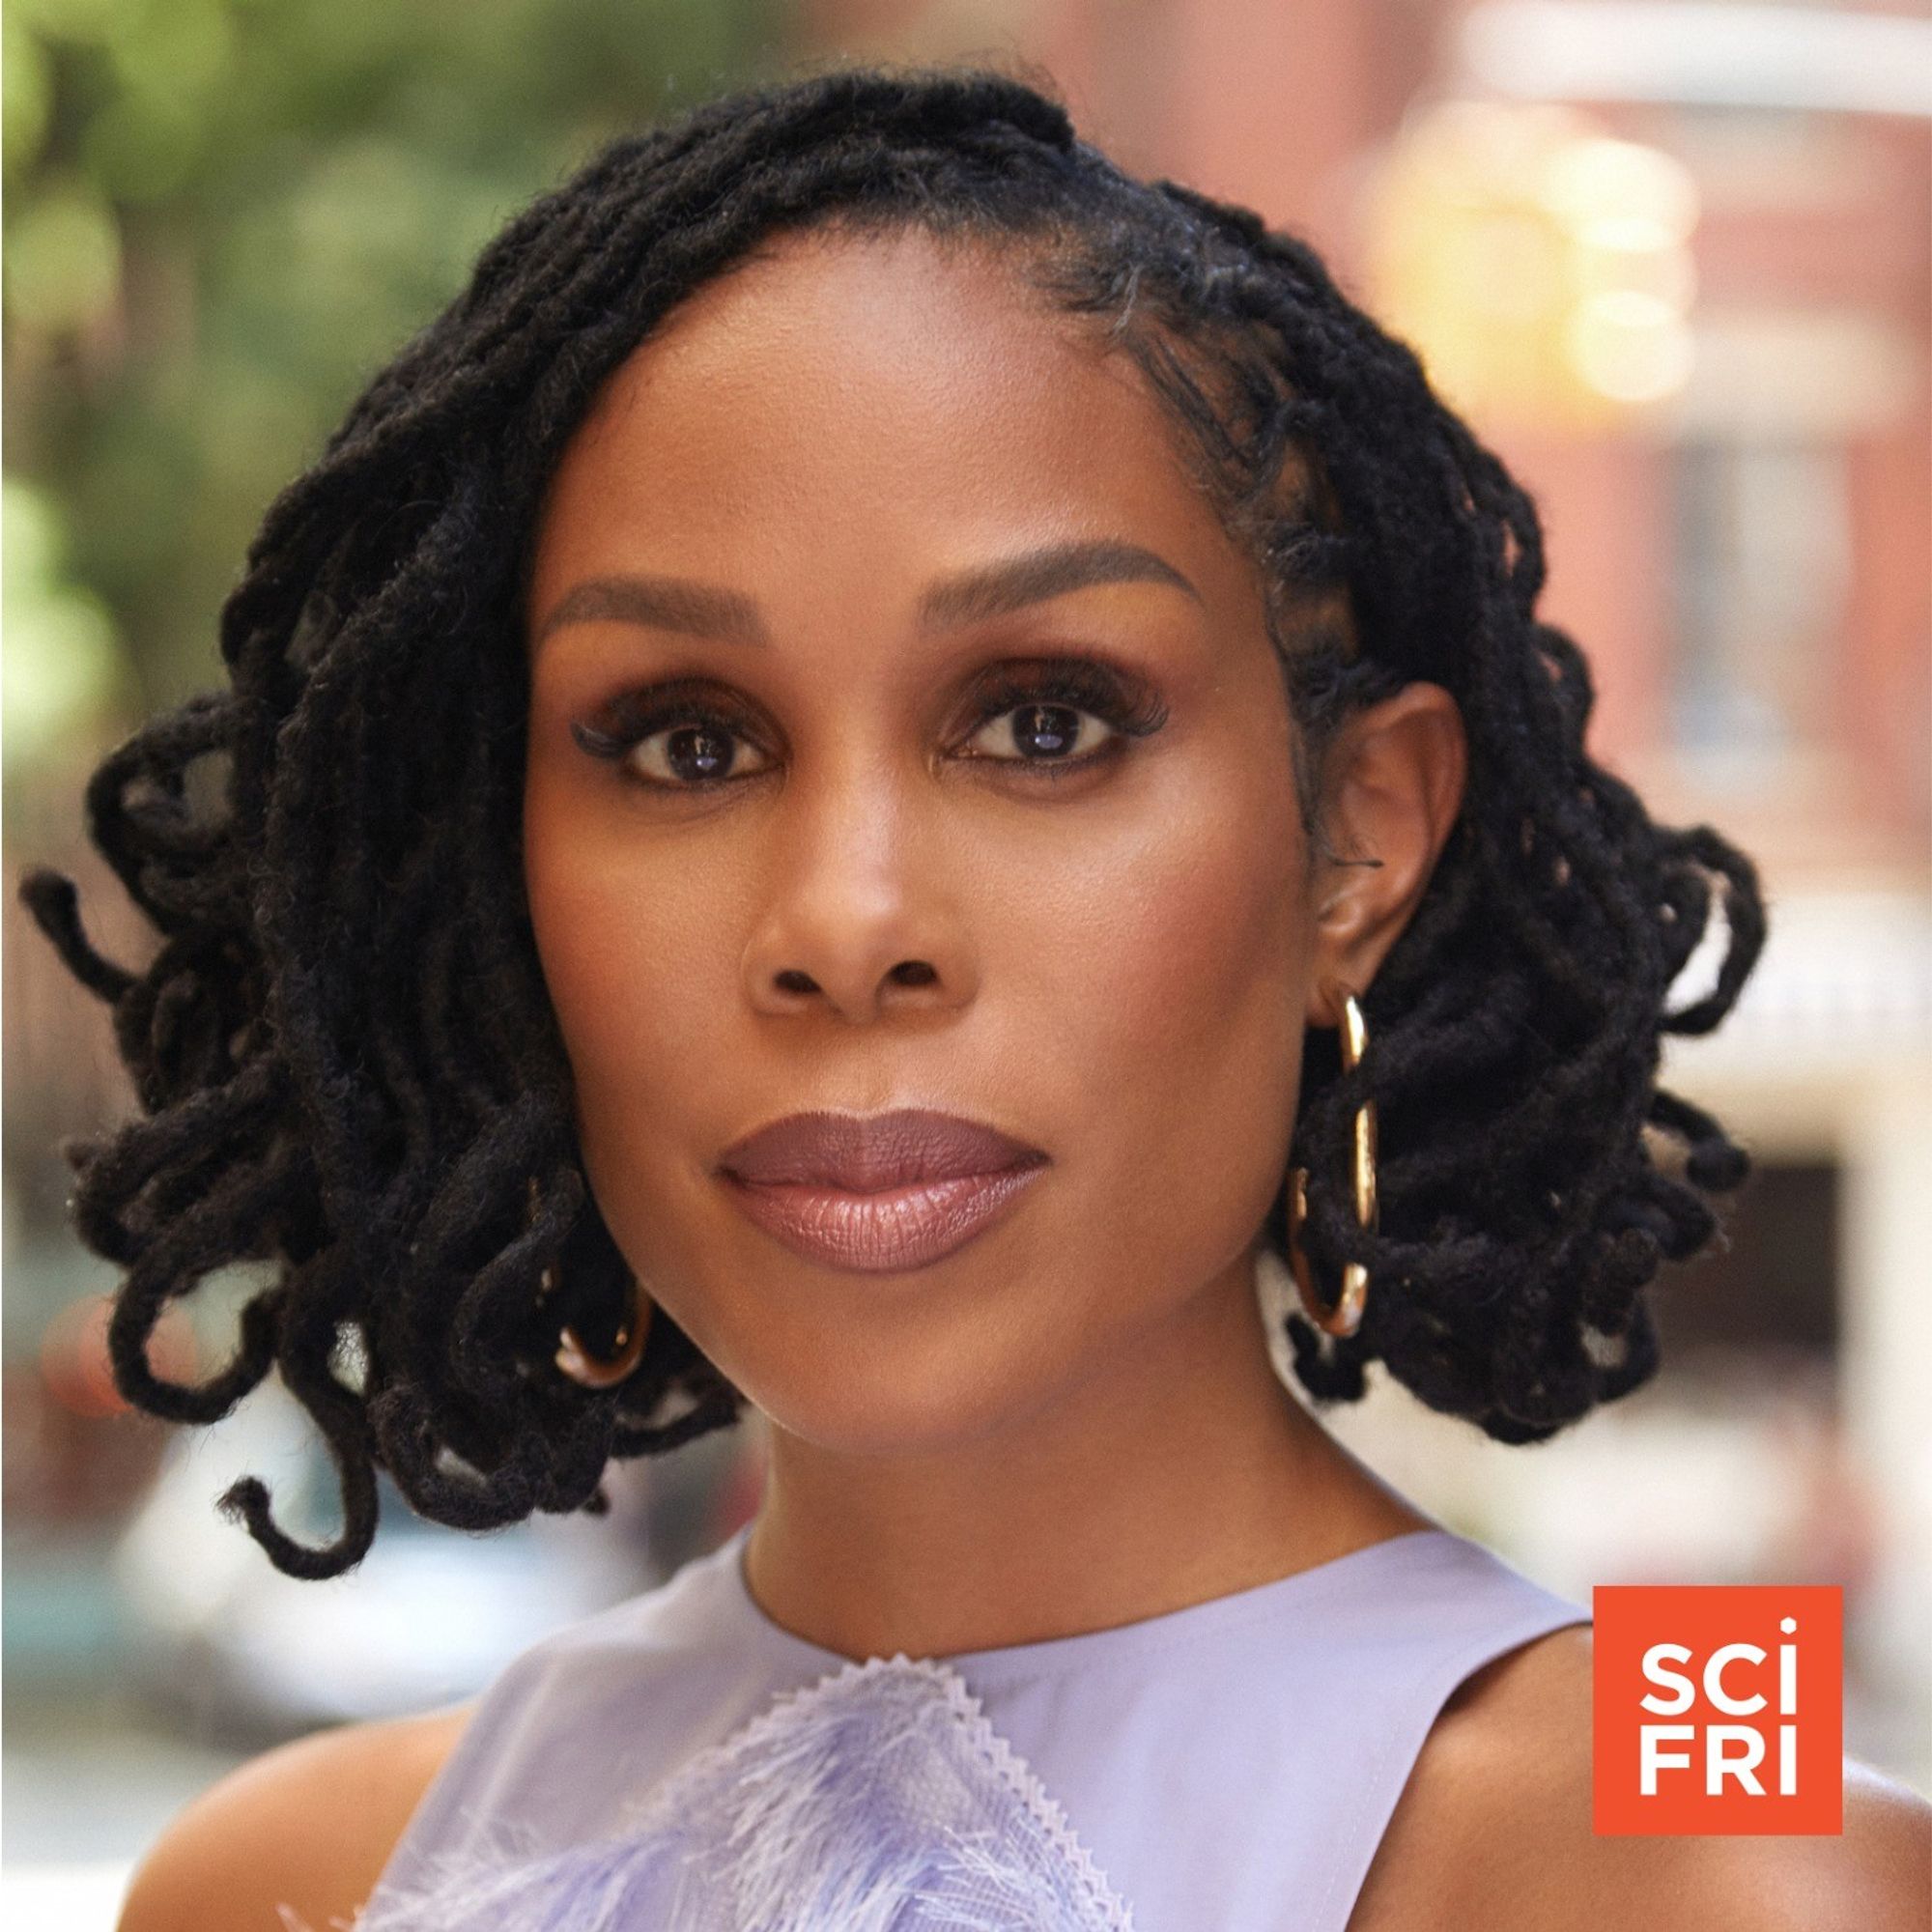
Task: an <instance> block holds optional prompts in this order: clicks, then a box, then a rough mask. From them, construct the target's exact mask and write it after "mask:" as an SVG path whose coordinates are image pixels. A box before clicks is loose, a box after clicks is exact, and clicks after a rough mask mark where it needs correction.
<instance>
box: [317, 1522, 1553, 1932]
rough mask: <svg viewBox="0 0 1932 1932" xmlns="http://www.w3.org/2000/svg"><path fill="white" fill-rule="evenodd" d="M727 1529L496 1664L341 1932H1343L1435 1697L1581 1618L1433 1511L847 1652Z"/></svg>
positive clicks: (1437, 1701) (1437, 1706)
mask: <svg viewBox="0 0 1932 1932" xmlns="http://www.w3.org/2000/svg"><path fill="white" fill-rule="evenodd" d="M749 1533H750V1531H749V1525H748V1526H747V1527H746V1528H743V1529H740V1530H739V1531H738V1532H737V1533H736V1534H735V1535H733V1536H732V1537H731V1538H729V1539H728V1540H727V1541H726V1542H725V1544H723V1545H722V1546H721V1547H720V1548H718V1549H716V1550H714V1551H713V1552H712V1553H711V1554H710V1555H708V1556H704V1557H700V1558H698V1559H697V1560H696V1561H695V1562H691V1563H688V1564H686V1565H685V1566H684V1568H683V1569H681V1570H680V1571H678V1573H677V1574H676V1575H675V1576H674V1577H671V1578H670V1580H669V1581H668V1582H667V1583H665V1584H663V1585H661V1586H660V1587H659V1588H657V1589H654V1590H652V1591H649V1592H648V1593H646V1594H644V1595H642V1596H639V1597H636V1598H633V1599H632V1600H630V1601H629V1602H627V1603H624V1604H620V1605H617V1606H616V1607H615V1608H613V1609H610V1610H607V1611H604V1612H602V1613H601V1614H599V1615H597V1616H594V1617H590V1618H587V1619H585V1620H583V1621H582V1622H580V1623H577V1624H575V1625H572V1626H571V1627H569V1628H568V1629H566V1630H564V1631H562V1632H561V1633H559V1634H556V1635H554V1636H552V1637H550V1638H547V1639H546V1640H545V1641H543V1642H541V1643H539V1644H537V1645H535V1646H534V1647H533V1648H532V1649H530V1650H528V1651H526V1652H525V1653H524V1654H523V1655H522V1656H521V1657H520V1658H518V1659H517V1660H516V1661H515V1662H512V1663H511V1664H510V1665H509V1666H508V1668H507V1669H505V1670H504V1671H503V1673H502V1674H501V1675H500V1676H499V1677H498V1678H497V1680H496V1682H495V1683H494V1684H493V1685H492V1687H491V1688H490V1689H489V1690H487V1691H486V1692H485V1693H484V1695H483V1697H482V1699H481V1701H480V1703H479V1705H478V1707H477V1710H476V1714H475V1716H474V1718H473V1719H471V1721H470V1722H469V1727H468V1728H467V1730H466V1731H465V1732H464V1734H463V1736H462V1739H461V1741H460V1742H459V1743H458V1745H457V1747H456V1748H455V1749H454V1751H453V1752H452V1753H451V1755H450V1756H449V1758H448V1759H447V1760H446V1761H445V1763H444V1765H443V1767H442V1769H441V1771H440V1774H439V1775H438V1776H437V1778H436V1780H435V1782H434V1783H433V1784H432V1785H431V1786H430V1787H429V1789H428V1791H427V1792H426V1793H425V1794H424V1797H423V1799H422V1802H421V1804H419V1805H418V1807H417V1809H416V1811H415V1814H414V1816H413V1817H412V1820H411V1821H410V1824H409V1827H408V1829H407V1830H406V1832H405V1833H404V1834H403V1837H402V1838H401V1840H400V1841H399V1843H398V1845H397V1847H396V1850H395V1852H394V1854H393V1855H392V1856H391V1858H390V1861H389V1863H388V1866H387V1867H386V1869H385V1870H384V1874H383V1878H382V1880H381V1882H380V1884H379V1885H378V1886H377V1888H376V1891H375V1893H374V1895H373V1897H372V1898H371V1899H370V1902H369V1904H368V1906H367V1908H366V1909H365V1912H364V1914H363V1916H362V1917H361V1918H359V1919H358V1920H357V1921H356V1932H455V1928H457V1927H459V1926H460V1927H463V1928H465V1932H512V1928H514V1929H515V1932H941V1928H945V1929H946V1932H969V1928H970V1929H971V1932H1284V1928H1292V1932H1343V1928H1344V1926H1345V1925H1346V1924H1347V1922H1348V1918H1349V1915H1350V1911H1351V1910H1352V1909H1353V1906H1354V1903H1355V1898H1356V1894H1357V1893H1358V1892H1359V1890H1360V1889H1361V1886H1362V1882H1363V1879H1364V1877H1365V1876H1366V1874H1367V1872H1368V1868H1369V1862H1370V1860H1371V1859H1372V1858H1373V1857H1374V1855H1375V1851H1376V1847H1377V1845H1378V1842H1379V1841H1380V1838H1381V1835H1382V1833H1383V1830H1384V1829H1385V1827H1386V1826H1387V1824H1388V1820H1389V1817H1390V1814H1391V1813H1392V1812H1393V1810H1394V1808H1395V1804H1396V1800H1397V1799H1398V1798H1399V1797H1400V1796H1401V1793H1402V1788H1403V1785H1404V1784H1405V1782H1406V1779H1407V1777H1408V1774H1409V1770H1410V1767H1411V1766H1412V1765H1413V1763H1414V1761H1415V1758H1416V1755H1417V1753H1418V1751H1419V1750H1420V1749H1421V1747H1422V1744H1423V1740H1424V1738H1425V1737H1426V1736H1427V1734H1428V1732H1429V1729H1430V1727H1431V1725H1432V1724H1433V1723H1434V1722H1435V1718H1436V1716H1437V1714H1438V1713H1439V1712H1440V1710H1441V1708H1442V1705H1443V1703H1444V1701H1445V1700H1446V1699H1447V1697H1448V1696H1449V1693H1450V1692H1451V1691H1452V1690H1455V1688H1456V1687H1457V1685H1458V1684H1460V1683H1461V1682H1462V1681H1463V1678H1464V1677H1466V1676H1467V1675H1468V1674H1469V1673H1470V1672H1471V1671H1473V1670H1475V1669H1477V1668H1478V1667H1479V1666H1481V1665H1482V1664H1484V1663H1487V1662H1490V1660H1491V1659H1492V1658H1495V1657H1499V1656H1501V1655H1502V1654H1503V1653H1504V1652H1506V1651H1509V1650H1512V1649H1514V1648H1515V1647H1517V1646H1518V1645H1520V1644H1522V1643H1525V1642H1527V1641H1528V1640H1529V1639H1531V1638H1532V1637H1537V1636H1541V1635H1543V1634H1546V1633H1548V1632H1549V1631H1553V1630H1557V1629H1559V1628H1561V1627H1562V1626H1564V1625H1567V1624H1576V1623H1587V1622H1589V1621H1590V1612H1589V1611H1588V1610H1586V1609H1584V1608H1583V1607H1582V1606H1581V1605H1578V1604H1576V1603H1573V1602H1571V1601H1570V1600H1569V1599H1567V1598H1564V1597H1561V1596H1558V1595H1556V1594H1554V1593H1553V1592H1551V1591H1549V1590H1547V1589H1545V1588H1544V1587H1543V1586H1542V1585H1540V1584H1537V1583H1535V1582H1533V1581H1531V1580H1530V1579H1529V1578H1528V1577H1525V1576H1523V1575H1522V1574H1521V1573H1520V1572H1519V1571H1517V1570H1515V1569H1514V1568H1512V1567H1511V1566H1510V1565H1509V1564H1508V1563H1506V1562H1505V1561H1504V1560H1503V1559H1502V1558H1501V1557H1500V1556H1498V1555H1496V1554H1495V1553H1494V1552H1493V1551H1492V1550H1490V1549H1488V1548H1485V1547H1484V1546H1482V1545H1481V1544H1478V1543H1476V1542H1473V1541H1471V1540H1470V1539H1468V1538H1465V1537H1463V1536H1462V1535H1460V1534H1458V1533H1456V1532H1454V1531H1451V1530H1449V1529H1447V1528H1445V1527H1442V1526H1441V1525H1439V1524H1437V1525H1436V1526H1435V1527H1433V1528H1425V1529H1418V1530H1413V1531H1409V1532H1407V1533H1406V1534H1403V1535H1400V1536H1397V1537H1393V1538H1391V1539H1388V1540H1386V1541H1384V1542H1381V1543H1377V1544H1372V1545H1370V1546H1368V1547H1367V1548H1362V1549H1357V1550H1353V1551H1350V1553H1349V1554H1347V1555H1344V1556H1340V1557H1336V1558H1333V1559H1331V1560H1330V1561H1328V1562H1325V1563H1320V1564H1317V1565H1316V1566H1315V1567H1314V1568H1312V1569H1308V1570H1302V1571H1298V1572H1297V1573H1296V1574H1294V1575H1293V1576H1291V1577H1281V1578H1279V1579H1277V1580H1276V1581H1274V1582H1270V1583H1263V1584H1261V1585H1259V1586H1258V1587H1255V1588H1252V1589H1246V1590H1238V1591H1236V1592H1235V1593H1234V1594H1232V1595H1230V1596H1224V1597H1216V1598H1212V1599H1209V1600H1208V1602H1206V1603H1201V1604H1195V1605H1189V1606H1187V1607H1186V1608H1183V1609H1179V1610H1175V1611H1172V1612H1170V1613H1168V1614H1166V1615H1163V1616H1156V1617H1149V1618H1146V1619H1144V1620H1142V1621H1141V1622H1138V1623H1131V1624H1122V1625H1119V1626H1116V1627H1115V1628H1113V1629H1110V1630H1101V1631H1093V1632H1088V1633H1085V1634H1079V1635H1075V1636H1066V1637H1055V1638H1049V1639H1047V1640H1046V1641H1044V1642H1040V1643H1026V1644H1017V1645H1011V1646H1008V1647H1005V1648H1001V1649H994V1650H982V1651H972V1652H967V1653H962V1654H959V1655H954V1656H952V1657H947V1658H943V1659H913V1658H908V1657H906V1656H905V1655H904V1654H903V1653H900V1654H898V1655H895V1656H894V1657H892V1658H890V1659H882V1658H877V1657H874V1658H871V1659H868V1660H867V1662H864V1663H857V1662H851V1661H849V1660H847V1659H845V1658H843V1657H841V1656H839V1655H838V1653H837V1652H835V1651H830V1650H824V1649H821V1648H819V1647H818V1646H817V1645H815V1644H811V1643H808V1642H807V1641H805V1640H804V1639H803V1638H801V1637H798V1636H795V1635H793V1634H791V1633H790V1632H788V1631H785V1630H783V1629H781V1627H780V1626H779V1625H778V1624H776V1623H774V1622H773V1621H772V1620H771V1618H770V1617H768V1616H767V1615H766V1613H765V1612H764V1610H763V1609H762V1608H760V1606H759V1605H758V1604H757V1603H756V1601H755V1600H754V1599H753V1597H752V1595H751V1594H750V1591H749V1590H748V1588H747V1587H746V1584H745V1580H744V1572H743V1569H742V1567H741V1564H742V1555H743V1550H744V1546H745V1542H746V1539H747V1537H748V1535H749Z"/></svg>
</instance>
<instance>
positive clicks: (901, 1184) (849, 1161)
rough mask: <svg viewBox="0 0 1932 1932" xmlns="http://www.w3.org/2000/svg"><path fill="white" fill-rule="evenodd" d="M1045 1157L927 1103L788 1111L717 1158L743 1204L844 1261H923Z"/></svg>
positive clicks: (836, 1261)
mask: <svg viewBox="0 0 1932 1932" xmlns="http://www.w3.org/2000/svg"><path fill="white" fill-rule="evenodd" d="M1046 1165H1047V1156H1046V1154H1045V1153H1044V1152H1042V1151H1041V1150H1040V1149H1038V1148H1037V1147H1033V1146H1031V1145H1029V1144H1028V1143H1027V1142H1025V1141H1020V1140H1015V1139H1014V1138H1013V1137H1012V1136H1011V1135H1009V1134H1004V1133H1002V1132H1000V1131H999V1130H998V1129H997V1128H995V1127H991V1126H987V1125H985V1124H984V1123H983V1122H978V1121H969V1120H964V1119H962V1118H961V1117H960V1116H958V1115H956V1114H943V1113H936V1112H933V1111H931V1110H929V1109H925V1108H912V1107H907V1108H899V1109H896V1110H895V1111H893V1112H891V1113H884V1114H834V1113H812V1114H790V1115H787V1116H786V1117H785V1118H784V1119H783V1120H781V1121H774V1122H772V1123H771V1124H770V1125H769V1126H766V1127H761V1128H760V1129H759V1130H758V1131H757V1132H756V1133H753V1134H750V1135H747V1136H746V1137H745V1138H744V1139H743V1140H740V1141H737V1142H735V1143H734V1144H733V1145H732V1146H731V1147H729V1148H727V1149H726V1150H725V1152H724V1154H723V1155H722V1156H721V1157H720V1159H719V1163H718V1169H719V1174H720V1176H721V1178H722V1179H725V1181H726V1182H727V1183H728V1184H729V1187H730V1192H731V1195H732V1198H733V1199H734V1200H735V1201H736V1203H737V1205H738V1206H739V1207H740V1208H743V1209H744V1211H745V1212H746V1213H747V1214H748V1215H749V1216H750V1217H751V1218H752V1219H753V1221H755V1222H756V1223H757V1224H758V1225H759V1226H761V1227H763V1228H764V1229H765V1230H766V1231H767V1232H768V1233H769V1234H771V1235H773V1236H776V1237H777V1238H778V1239H779V1240H780V1241H781V1242H782V1243H783V1244H784V1245H785V1246H786V1247H788V1248H790V1249H791V1250H792V1251H793V1252H795V1253H798V1254H801V1255H803V1256H805V1257H806V1258H807V1259H809V1260H811V1261H817V1262H822V1263H825V1264H828V1265H831V1266H834V1267H842V1268H851V1269H856V1270H859V1271H861V1272H866V1273H885V1272H892V1271H895V1270H901V1269H907V1268H915V1267H923V1266H927V1265H929V1264H931V1263H933V1262H935V1261H938V1260H940V1259H941V1258H943V1257H944V1256H946V1255H949V1254H952V1253H953V1252H954V1251H955V1250H956V1249H958V1248H960V1247H962V1246H963V1245H964V1244H965V1243H966V1242H967V1241H969V1240H971V1239H972V1238H973V1237H974V1236H977V1235H979V1234H980V1233H981V1232H982V1231H983V1230H984V1229H985V1228H986V1227H988V1226H990V1225H991V1223H992V1221H993V1220H994V1218H995V1217H996V1216H998V1215H999V1214H1000V1213H1001V1212H1002V1211H1003V1210H1004V1209H1005V1208H1007V1206H1008V1204H1009V1203H1010V1202H1012V1201H1013V1200H1015V1199H1017V1197H1018V1196H1019V1195H1020V1193H1021V1192H1023V1191H1024V1189H1025V1188H1026V1187H1027V1185H1028V1184H1029V1183H1030V1182H1031V1181H1032V1180H1033V1179H1035V1178H1036V1177H1037V1175H1038V1174H1039V1172H1040V1170H1041V1169H1042V1168H1044V1167H1045V1166H1046Z"/></svg>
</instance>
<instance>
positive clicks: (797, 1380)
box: [714, 1324, 1051, 1457]
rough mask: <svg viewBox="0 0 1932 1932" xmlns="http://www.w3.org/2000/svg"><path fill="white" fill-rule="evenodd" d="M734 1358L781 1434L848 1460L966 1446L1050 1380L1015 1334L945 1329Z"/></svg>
mask: <svg viewBox="0 0 1932 1932" xmlns="http://www.w3.org/2000/svg"><path fill="white" fill-rule="evenodd" d="M775 1344H776V1346H775ZM787 1344H789V1346H787ZM730 1352H731V1353H732V1355H733V1356H734V1358H735V1360H734V1361H732V1362H721V1363H720V1366H721V1367H722V1368H723V1369H724V1370H725V1374H726V1375H728V1376H729V1377H730V1378H731V1379H732V1381H733V1382H734V1383H736V1385H737V1386H738V1387H739V1388H740V1389H741V1390H743V1391H744V1394H745V1396H746V1398H747V1399H748V1400H749V1401H751V1402H752V1403H753V1404H754V1405H755V1406H757V1408H758V1409H760V1410H761V1411H762V1412H763V1414H764V1415H765V1416H766V1417H767V1419H768V1420H769V1421H770V1422H771V1423H772V1424H773V1426H774V1427H776V1428H779V1429H781V1430H783V1431H784V1432H785V1433H786V1434H787V1435H794V1436H797V1437H799V1438H800V1439H801V1440H804V1441H807V1442H810V1443H811V1444H812V1445H813V1447H815V1448H818V1449H821V1450H824V1451H826V1452H828V1453H830V1454H835V1455H843V1456H865V1457H874V1456H918V1455H929V1454H932V1453H934V1452H936V1451H943V1450H946V1449H949V1448H954V1447H958V1446H961V1445H964V1444H966V1443H968V1442H971V1441H972V1440H974V1439H975V1438H977V1437H980V1436H983V1435H988V1434H990V1433H993V1432H996V1431H997V1430H998V1429H999V1428H1000V1426H1001V1424H1002V1423H1003V1422H1005V1421H1007V1420H1009V1419H1011V1418H1016V1417H1017V1416H1018V1415H1019V1414H1020V1413H1022V1412H1023V1411H1024V1410H1025V1409H1026V1408H1027V1407H1029V1406H1032V1404H1033V1403H1035V1402H1038V1401H1043V1400H1046V1399H1048V1392H1049V1384H1050V1380H1051V1378H1050V1376H1049V1374H1048V1373H1047V1363H1046V1360H1045V1358H1044V1357H1043V1354H1042V1351H1041V1350H1039V1349H1037V1348H1033V1347H1029V1346H1028V1341H1027V1338H1026V1337H1024V1336H1019V1335H1016V1334H1015V1332H1014V1330H1013V1329H1012V1328H1011V1327H1010V1325H1008V1324H1001V1327H1000V1329H999V1331H998V1333H997V1334H995V1333H994V1332H990V1331H989V1325H987V1324H982V1326H981V1330H980V1334H979V1335H978V1336H976V1337H970V1338H969V1337H962V1336H961V1335H960V1334H959V1333H958V1332H957V1331H956V1329H955V1328H952V1327H948V1328H947V1329H946V1331H945V1332H944V1333H942V1332H940V1330H939V1327H938V1325H937V1324H935V1326H934V1327H933V1329H932V1330H931V1332H928V1333H925V1334H918V1335H903V1336H900V1337H898V1338H896V1339H894V1338H890V1337H886V1336H883V1335H880V1334H878V1333H876V1332H866V1331H863V1330H855V1329H852V1328H847V1329H845V1330H844V1331H843V1332H842V1333H840V1334H839V1335H838V1336H837V1337H834V1338H825V1337H813V1338H806V1337H800V1336H797V1335H791V1336H788V1337H783V1338H780V1337H773V1338H769V1339H766V1340H761V1341H760V1342H759V1343H757V1344H754V1345H753V1346H751V1347H749V1348H747V1349H745V1350H733V1351H730ZM714 1359H717V1358H716V1357H714Z"/></svg>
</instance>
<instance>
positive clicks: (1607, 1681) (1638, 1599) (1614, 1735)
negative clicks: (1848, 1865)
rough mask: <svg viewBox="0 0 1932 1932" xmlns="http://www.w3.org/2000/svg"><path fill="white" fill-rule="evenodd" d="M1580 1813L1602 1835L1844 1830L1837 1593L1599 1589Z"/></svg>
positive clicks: (1737, 1587) (1772, 1587) (1803, 1587)
mask: <svg viewBox="0 0 1932 1932" xmlns="http://www.w3.org/2000/svg"><path fill="white" fill-rule="evenodd" d="M1591 1607H1592V1615H1593V1619H1594V1623H1595V1631H1596V1636H1595V1644H1594V1652H1595V1665H1594V1681H1593V1684H1592V1713H1591V1716H1592V1724H1593V1730H1594V1740H1593V1750H1592V1766H1593V1780H1594V1781H1593V1792H1592V1813H1593V1824H1594V1828H1595V1830H1596V1831H1597V1832H1598V1833H1602V1834H1606V1835H1618V1836H1622V1835H1681V1834H1690V1833H1838V1832H1841V1831H1842V1830H1843V1829H1844V1682H1845V1678H1844V1592H1843V1590H1842V1589H1841V1588H1840V1587H1839V1586H1838V1585H1837V1584H1835V1583H1802V1584H1789V1585H1786V1584H1776V1583H1765V1584H1760V1583H1600V1584H1598V1585H1597V1586H1596V1588H1595V1589H1594V1590H1593V1591H1592V1592H1591Z"/></svg>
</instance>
